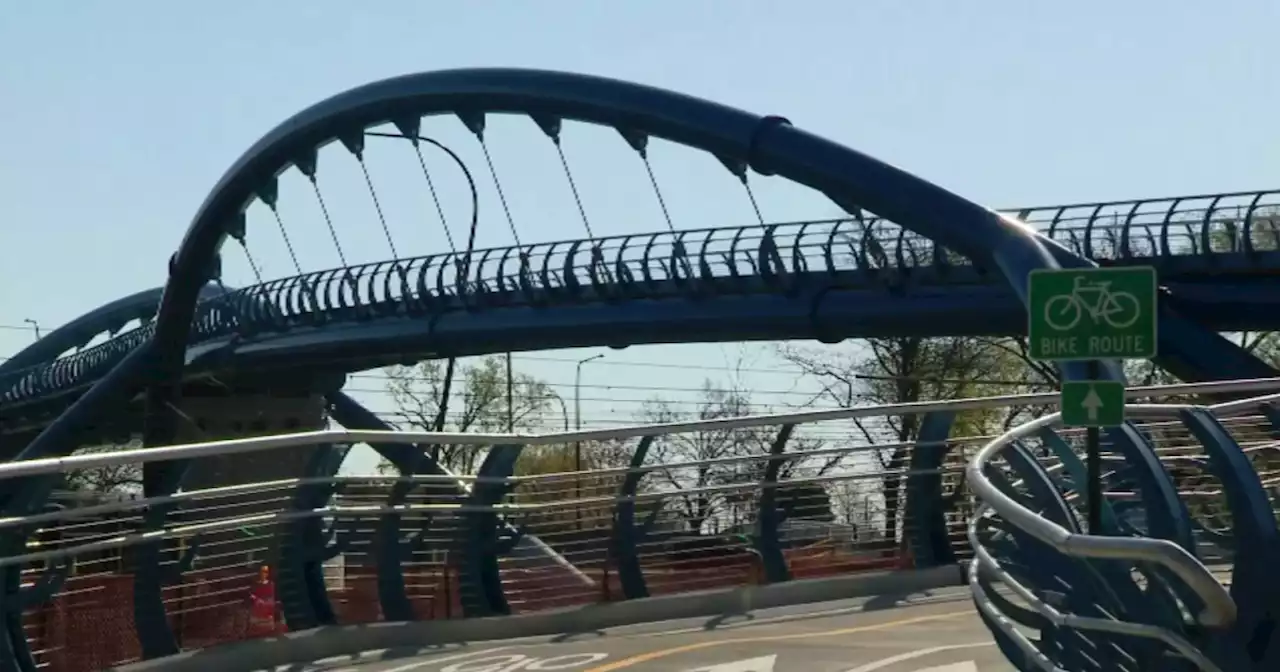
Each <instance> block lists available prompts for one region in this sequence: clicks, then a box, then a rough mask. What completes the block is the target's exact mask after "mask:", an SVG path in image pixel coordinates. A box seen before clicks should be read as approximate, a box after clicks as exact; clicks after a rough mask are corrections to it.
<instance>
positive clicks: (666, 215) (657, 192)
mask: <svg viewBox="0 0 1280 672" xmlns="http://www.w3.org/2000/svg"><path fill="white" fill-rule="evenodd" d="M640 158H641V159H642V160H643V161H644V171H645V172H646V173H648V175H649V184H650V185H652V186H653V195H654V196H657V197H658V207H660V208H662V217H663V219H665V220H666V221H667V230H669V231H671V233H675V232H676V226H675V224H673V223H672V222H671V212H670V211H669V210H667V199H665V198H663V196H662V190H661V189H659V188H658V178H656V177H654V175H653V165H652V164H651V163H650V162H649V152H648V151H646V150H645V148H643V147H641V148H640Z"/></svg>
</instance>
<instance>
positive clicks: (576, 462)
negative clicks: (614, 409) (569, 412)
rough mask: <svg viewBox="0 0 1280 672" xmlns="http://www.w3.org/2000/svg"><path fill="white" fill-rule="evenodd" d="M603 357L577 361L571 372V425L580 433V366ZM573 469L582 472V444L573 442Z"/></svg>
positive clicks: (591, 357) (594, 356)
mask: <svg viewBox="0 0 1280 672" xmlns="http://www.w3.org/2000/svg"><path fill="white" fill-rule="evenodd" d="M601 357H604V355H592V356H590V357H587V358H586V359H580V360H578V365H577V367H576V369H575V370H574V372H573V425H574V429H576V430H578V431H582V365H583V364H586V363H587V362H593V361H595V360H597V359H600V358H601ZM573 469H574V471H582V442H581V441H574V442H573Z"/></svg>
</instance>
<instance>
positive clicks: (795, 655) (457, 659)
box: [280, 589, 1014, 672]
mask: <svg viewBox="0 0 1280 672" xmlns="http://www.w3.org/2000/svg"><path fill="white" fill-rule="evenodd" d="M284 669H287V670H288V671H289V672H321V671H323V672H526V671H527V672H537V671H538V670H566V671H572V672H612V671H613V670H628V671H634V672H652V671H655V670H665V671H668V672H792V671H794V672H873V671H876V672H1008V671H1010V670H1013V669H1014V668H1013V667H1012V666H1010V665H1009V664H1008V663H1006V662H1005V661H1004V658H1003V657H1002V656H1001V655H1000V653H999V652H998V651H997V650H996V648H995V646H994V645H993V644H992V643H991V636H990V635H989V634H988V633H987V631H986V629H985V628H984V627H983V625H982V624H981V622H980V621H979V620H978V618H977V616H976V615H975V614H974V608H973V605H972V603H971V602H969V601H968V593H967V592H966V591H961V590H957V589H948V590H946V591H937V592H935V593H933V594H917V595H911V596H905V597H899V598H894V597H876V598H870V599H861V600H844V601H839V602H828V603H823V604H816V605H803V606H798V607H785V608H779V609H770V610H763V611H757V612H755V613H752V614H747V615H736V616H719V617H715V618H712V619H706V620H686V621H669V622H665V623H649V624H644V625H638V626H629V627H626V628H615V629H612V630H609V631H602V632H596V633H588V634H576V635H562V636H558V637H552V638H545V637H544V638H531V639H525V640H507V641H495V642H474V643H470V644H467V645H462V646H454V647H446V648H441V649H436V650H433V651H412V652H408V651H383V652H370V653H366V654H362V655H361V656H359V657H358V658H355V659H344V660H329V661H317V662H316V663H314V664H312V665H309V666H303V667H297V666H291V667H289V668H284ZM280 672H284V670H281V671H280Z"/></svg>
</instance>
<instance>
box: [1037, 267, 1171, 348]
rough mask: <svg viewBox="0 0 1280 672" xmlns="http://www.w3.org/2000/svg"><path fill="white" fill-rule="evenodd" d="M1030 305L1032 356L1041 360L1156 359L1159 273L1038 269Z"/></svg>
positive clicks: (1141, 269)
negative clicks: (1157, 278)
mask: <svg viewBox="0 0 1280 672" xmlns="http://www.w3.org/2000/svg"><path fill="white" fill-rule="evenodd" d="M1029 285H1030V287H1029V288H1028V300H1027V313H1028V323H1027V336H1028V339H1027V340H1028V341H1029V342H1028V345H1029V346H1030V347H1029V350H1030V352H1029V354H1030V356H1031V358H1032V359H1034V360H1039V361H1059V362H1061V361H1072V360H1088V359H1151V358H1152V357H1155V356H1156V271H1155V269H1154V268H1151V267H1149V266H1134V267H1127V268H1073V269H1061V270H1058V269H1052V270H1051V269H1037V270H1034V271H1032V272H1031V276H1030V279H1029Z"/></svg>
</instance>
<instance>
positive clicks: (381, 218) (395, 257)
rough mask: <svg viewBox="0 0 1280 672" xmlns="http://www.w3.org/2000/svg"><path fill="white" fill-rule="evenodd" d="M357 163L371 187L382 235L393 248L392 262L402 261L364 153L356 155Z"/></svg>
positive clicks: (370, 191)
mask: <svg viewBox="0 0 1280 672" xmlns="http://www.w3.org/2000/svg"><path fill="white" fill-rule="evenodd" d="M356 161H357V162H358V163H359V164H360V172H361V173H363V174H364V183H365V185H366V186H368V187H369V197H370V198H372V199H373V209H374V210H377V211H378V222H379V223H381V224H382V233H383V234H384V235H385V236H386V237H387V246H388V247H390V248H391V260H392V261H400V253H399V252H396V243H395V241H394V240H392V239H391V227H390V226H388V225H387V218H386V216H385V215H384V214H383V213H382V203H381V202H380V201H379V200H378V192H377V190H376V189H374V188H373V178H371V177H369V166H368V165H366V164H365V162H364V152H360V153H359V154H356Z"/></svg>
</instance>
